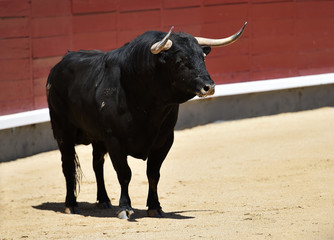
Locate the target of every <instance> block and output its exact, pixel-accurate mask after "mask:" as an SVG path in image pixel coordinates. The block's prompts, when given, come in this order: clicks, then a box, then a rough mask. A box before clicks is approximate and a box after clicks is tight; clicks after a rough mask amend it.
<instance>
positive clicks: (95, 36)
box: [70, 32, 117, 51]
mask: <svg viewBox="0 0 334 240" xmlns="http://www.w3.org/2000/svg"><path fill="white" fill-rule="evenodd" d="M116 46H117V41H116V32H96V33H80V34H74V35H73V48H72V49H70V50H81V49H82V50H92V49H99V50H104V51H109V50H112V49H114V48H116Z"/></svg>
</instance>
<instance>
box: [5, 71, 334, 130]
mask: <svg viewBox="0 0 334 240" xmlns="http://www.w3.org/2000/svg"><path fill="white" fill-rule="evenodd" d="M325 84H334V73H327V74H318V75H310V76H300V77H291V78H280V79H272V80H262V81H254V82H243V83H231V84H222V85H217V86H216V93H215V94H214V95H213V96H210V97H223V96H231V95H240V94H249V93H257V92H268V91H275V90H283V89H292V88H301V87H311V86H317V85H325ZM198 99H200V98H198V97H195V98H193V99H192V100H198ZM48 121H50V116H49V109H47V108H44V109H39V110H34V111H29V112H23V113H16V114H11V115H5V116H0V130H1V129H7V128H14V127H20V126H25V125H30V124H36V123H42V122H48Z"/></svg>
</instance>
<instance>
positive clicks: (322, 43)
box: [295, 35, 334, 51]
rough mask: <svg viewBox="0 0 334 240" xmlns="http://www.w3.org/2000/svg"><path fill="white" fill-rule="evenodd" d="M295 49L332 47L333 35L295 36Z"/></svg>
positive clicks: (326, 48) (333, 42)
mask: <svg viewBox="0 0 334 240" xmlns="http://www.w3.org/2000/svg"><path fill="white" fill-rule="evenodd" d="M295 39H296V43H297V44H296V45H297V47H296V49H297V51H305V50H322V51H326V50H328V49H334V35H327V36H322V37H318V36H317V35H313V36H307V37H305V36H296V37H295Z"/></svg>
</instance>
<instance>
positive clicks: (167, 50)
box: [151, 22, 247, 97]
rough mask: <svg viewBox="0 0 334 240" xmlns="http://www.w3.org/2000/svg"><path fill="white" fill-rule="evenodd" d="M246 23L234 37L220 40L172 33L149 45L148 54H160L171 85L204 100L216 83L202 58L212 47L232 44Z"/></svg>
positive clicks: (210, 93) (212, 91)
mask: <svg viewBox="0 0 334 240" xmlns="http://www.w3.org/2000/svg"><path fill="white" fill-rule="evenodd" d="M246 24H247V22H246V23H245V24H244V26H243V27H242V28H241V29H240V31H239V32H237V33H236V34H234V35H232V36H230V37H227V38H223V39H209V38H202V37H193V36H191V35H189V34H185V33H176V34H172V31H173V27H172V28H171V29H170V31H169V32H168V33H167V34H166V35H165V37H164V38H163V39H162V40H161V41H159V42H156V43H154V44H153V45H152V47H151V52H152V53H153V54H160V55H161V56H160V61H161V62H163V63H164V64H167V69H168V71H170V74H171V76H172V77H171V81H172V85H173V86H174V87H175V88H176V89H178V90H180V91H182V92H187V93H188V94H190V95H191V94H193V95H197V96H199V97H205V96H208V95H213V94H214V92H215V84H214V82H213V81H212V79H211V77H210V75H209V73H208V72H207V70H206V67H205V63H204V58H205V56H206V55H208V54H209V53H210V51H211V47H222V46H226V45H229V44H231V43H233V42H235V41H236V40H237V39H238V38H239V37H240V36H241V35H242V33H243V31H244V29H245V27H246Z"/></svg>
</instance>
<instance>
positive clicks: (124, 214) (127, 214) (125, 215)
mask: <svg viewBox="0 0 334 240" xmlns="http://www.w3.org/2000/svg"><path fill="white" fill-rule="evenodd" d="M134 213H135V212H134V211H133V210H132V208H130V209H123V210H121V211H120V212H119V213H118V214H117V216H118V218H119V219H132V218H133V215H134Z"/></svg>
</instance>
